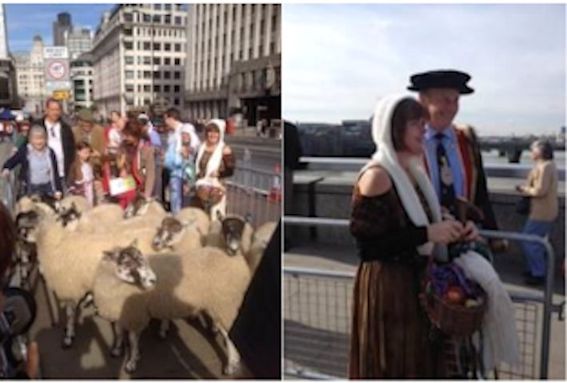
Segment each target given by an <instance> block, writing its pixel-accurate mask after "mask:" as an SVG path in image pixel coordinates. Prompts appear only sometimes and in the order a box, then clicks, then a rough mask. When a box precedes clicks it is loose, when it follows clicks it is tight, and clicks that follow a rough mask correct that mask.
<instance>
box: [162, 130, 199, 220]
mask: <svg viewBox="0 0 567 383" xmlns="http://www.w3.org/2000/svg"><path fill="white" fill-rule="evenodd" d="M164 166H165V167H166V168H167V169H168V171H169V199H170V210H171V212H172V213H173V214H176V213H177V212H178V211H179V210H181V208H182V207H184V206H185V203H184V200H187V199H188V198H187V199H185V198H184V195H188V194H189V192H190V190H189V189H190V187H191V185H192V184H193V181H194V179H195V152H194V151H193V148H192V147H191V131H190V129H189V128H188V127H187V126H182V127H181V151H180V152H178V151H177V150H176V146H175V145H171V146H169V147H168V150H167V152H166V153H165V160H164Z"/></svg>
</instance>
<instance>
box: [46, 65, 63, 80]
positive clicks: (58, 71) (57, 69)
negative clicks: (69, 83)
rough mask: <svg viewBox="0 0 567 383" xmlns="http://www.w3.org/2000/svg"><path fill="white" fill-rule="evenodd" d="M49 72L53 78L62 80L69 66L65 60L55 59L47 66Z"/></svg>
mask: <svg viewBox="0 0 567 383" xmlns="http://www.w3.org/2000/svg"><path fill="white" fill-rule="evenodd" d="M47 72H48V73H49V75H50V76H51V77H52V78H54V79H56V80H61V79H62V78H64V77H65V75H66V74H67V73H66V72H67V68H66V67H65V64H64V63H63V62H61V61H53V62H51V63H49V66H48V67H47Z"/></svg>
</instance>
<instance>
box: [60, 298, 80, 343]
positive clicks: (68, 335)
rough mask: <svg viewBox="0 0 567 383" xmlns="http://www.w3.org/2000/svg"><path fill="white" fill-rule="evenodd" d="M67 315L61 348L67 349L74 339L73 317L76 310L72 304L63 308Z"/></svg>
mask: <svg viewBox="0 0 567 383" xmlns="http://www.w3.org/2000/svg"><path fill="white" fill-rule="evenodd" d="M65 311H66V313H67V325H66V326H65V336H64V337H63V348H69V347H71V345H72V344H73V338H75V319H76V318H75V317H76V314H77V308H76V307H75V306H74V305H73V304H72V303H67V305H66V307H65Z"/></svg>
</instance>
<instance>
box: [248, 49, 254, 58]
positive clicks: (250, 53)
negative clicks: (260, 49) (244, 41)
mask: <svg viewBox="0 0 567 383" xmlns="http://www.w3.org/2000/svg"><path fill="white" fill-rule="evenodd" d="M252 53H253V51H252V48H250V49H248V58H249V59H251V58H252Z"/></svg>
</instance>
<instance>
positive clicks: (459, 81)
mask: <svg viewBox="0 0 567 383" xmlns="http://www.w3.org/2000/svg"><path fill="white" fill-rule="evenodd" d="M470 79H471V76H469V75H468V74H467V73H465V72H460V71H458V70H433V71H429V72H423V73H417V74H414V75H413V76H411V77H410V82H411V85H410V86H408V90H415V91H422V90H426V89H431V88H449V89H455V90H457V91H459V93H460V94H471V93H472V92H474V89H472V88H469V87H468V86H467V82H468V81H469V80H470Z"/></svg>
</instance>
